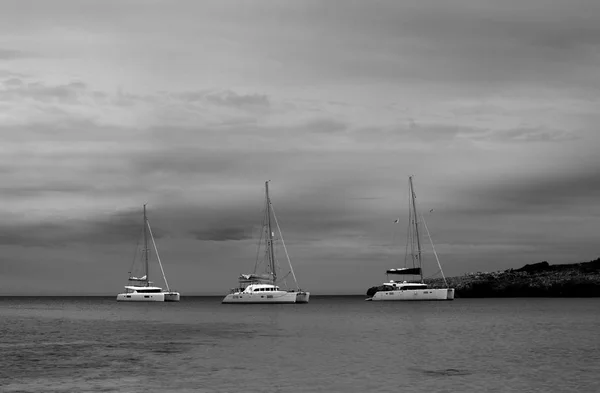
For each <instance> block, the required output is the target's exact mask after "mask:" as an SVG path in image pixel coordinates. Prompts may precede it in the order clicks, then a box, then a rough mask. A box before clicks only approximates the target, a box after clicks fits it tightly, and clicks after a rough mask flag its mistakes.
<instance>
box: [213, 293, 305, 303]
mask: <svg viewBox="0 0 600 393" xmlns="http://www.w3.org/2000/svg"><path fill="white" fill-rule="evenodd" d="M309 297H310V293H309V292H286V291H276V292H272V293H269V294H266V293H265V292H262V293H261V292H257V293H247V292H235V293H230V294H229V295H227V296H225V298H223V301H222V303H230V304H232V303H237V304H290V303H308V299H309Z"/></svg>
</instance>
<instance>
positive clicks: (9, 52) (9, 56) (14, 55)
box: [0, 48, 31, 60]
mask: <svg viewBox="0 0 600 393" xmlns="http://www.w3.org/2000/svg"><path fill="white" fill-rule="evenodd" d="M27 57H31V55H30V54H29V53H27V52H22V51H19V50H14V49H3V48H0V60H15V59H22V58H27Z"/></svg>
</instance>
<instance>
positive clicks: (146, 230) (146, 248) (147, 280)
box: [144, 204, 150, 286]
mask: <svg viewBox="0 0 600 393" xmlns="http://www.w3.org/2000/svg"><path fill="white" fill-rule="evenodd" d="M144 259H145V264H144V267H145V270H146V271H145V275H146V286H149V285H150V277H149V275H148V218H147V217H146V204H144Z"/></svg>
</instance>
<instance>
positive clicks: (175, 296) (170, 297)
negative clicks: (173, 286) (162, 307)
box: [163, 292, 180, 302]
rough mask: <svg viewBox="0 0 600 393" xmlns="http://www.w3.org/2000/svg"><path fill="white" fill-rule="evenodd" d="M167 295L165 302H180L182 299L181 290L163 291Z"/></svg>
mask: <svg viewBox="0 0 600 393" xmlns="http://www.w3.org/2000/svg"><path fill="white" fill-rule="evenodd" d="M163 293H164V295H165V302H178V301H179V299H180V295H179V292H163Z"/></svg>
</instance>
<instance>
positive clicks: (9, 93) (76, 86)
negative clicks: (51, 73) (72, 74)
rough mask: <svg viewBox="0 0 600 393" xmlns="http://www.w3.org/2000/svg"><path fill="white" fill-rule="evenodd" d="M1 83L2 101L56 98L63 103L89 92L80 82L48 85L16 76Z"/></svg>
mask: <svg viewBox="0 0 600 393" xmlns="http://www.w3.org/2000/svg"><path fill="white" fill-rule="evenodd" d="M3 85H4V89H0V100H2V101H7V100H11V99H20V98H31V99H34V100H38V101H42V102H49V101H53V100H57V101H60V102H64V103H76V102H78V101H79V99H80V98H81V97H83V96H86V95H88V94H89V93H90V92H89V89H88V88H87V86H86V85H85V84H84V83H82V82H71V83H67V84H63V85H54V86H48V85H46V84H44V83H41V82H25V81H23V80H21V79H18V78H11V79H9V80H7V81H5V82H4V83H3Z"/></svg>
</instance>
